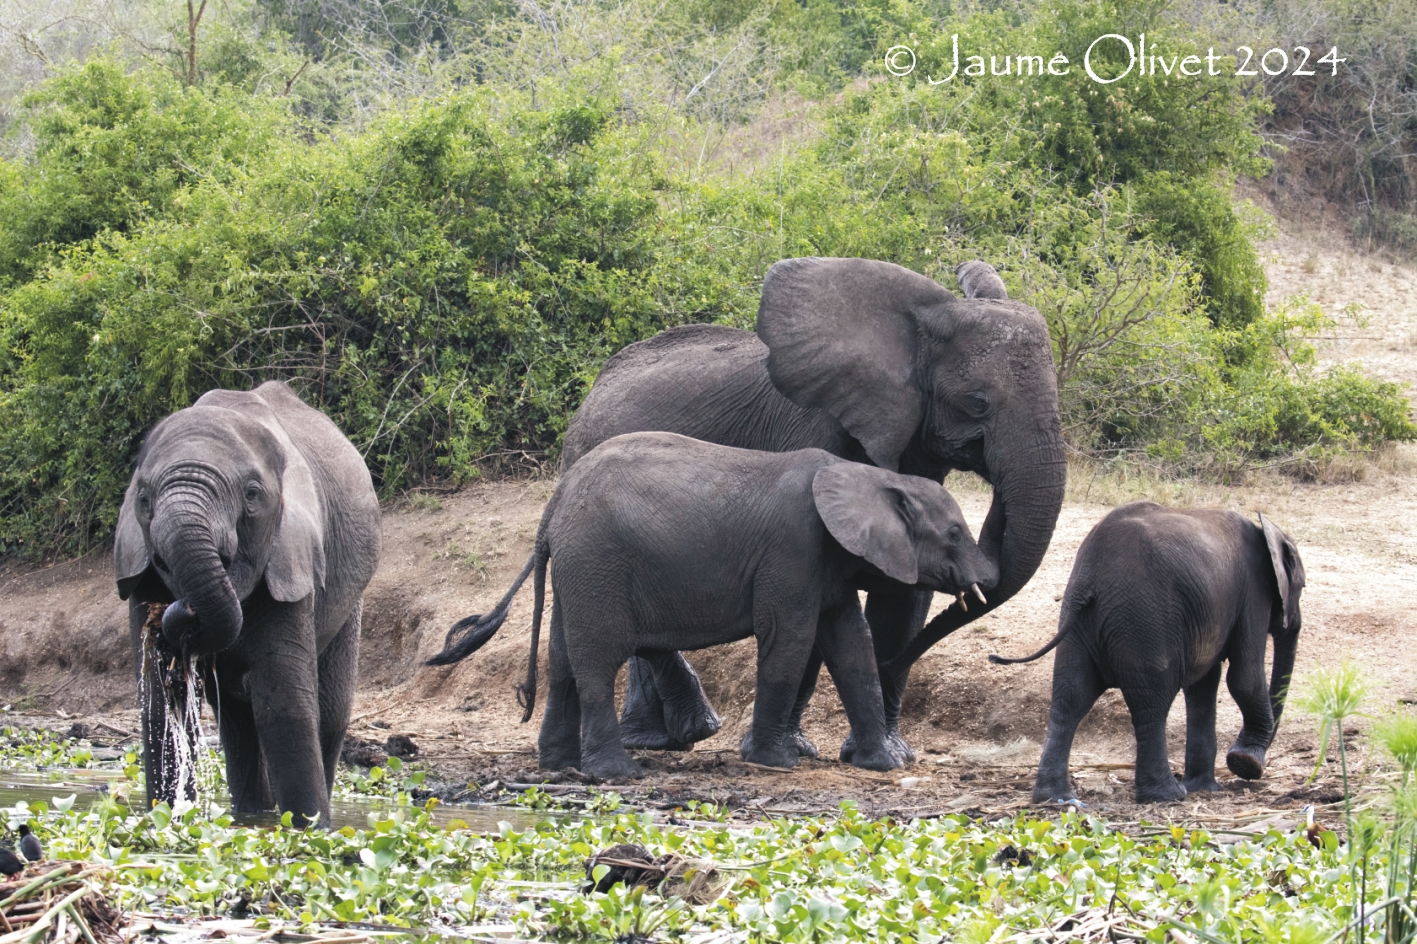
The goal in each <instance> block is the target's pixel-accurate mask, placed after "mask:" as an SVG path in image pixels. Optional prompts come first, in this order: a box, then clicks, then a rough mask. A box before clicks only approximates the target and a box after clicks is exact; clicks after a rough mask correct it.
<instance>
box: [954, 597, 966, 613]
mask: <svg viewBox="0 0 1417 944" xmlns="http://www.w3.org/2000/svg"><path fill="white" fill-rule="evenodd" d="M955 602H956V603H958V604H959V608H960V609H961V610H964V611H965V612H966V613H968V612H969V604H968V603H965V602H964V594H962V593H956V594H955Z"/></svg>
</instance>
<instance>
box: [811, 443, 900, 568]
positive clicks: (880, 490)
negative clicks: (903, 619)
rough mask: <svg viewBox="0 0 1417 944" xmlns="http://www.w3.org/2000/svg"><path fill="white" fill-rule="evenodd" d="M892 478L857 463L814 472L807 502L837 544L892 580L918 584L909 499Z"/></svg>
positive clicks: (888, 474)
mask: <svg viewBox="0 0 1417 944" xmlns="http://www.w3.org/2000/svg"><path fill="white" fill-rule="evenodd" d="M897 478H898V476H897V475H896V473H894V472H887V471H886V470H885V469H878V468H876V467H875V466H871V465H865V464H863V463H860V462H840V463H837V464H835V465H829V466H826V467H825V468H822V469H818V470H817V474H816V476H814V477H813V479H812V500H813V501H814V502H816V505H817V514H819V515H821V516H822V522H823V523H824V524H826V526H827V530H828V531H830V532H831V536H832V537H834V538H836V540H837V543H838V544H840V545H841V546H842V547H844V548H846V550H847V551H848V552H849V553H852V554H855V555H856V556H857V557H860V558H862V559H863V560H865V561H866V562H867V563H870V564H874V565H875V566H876V567H877V568H879V569H880V571H881V573H883V574H885V575H886V576H887V577H889V578H891V579H892V580H899V581H900V582H901V583H908V584H913V583H915V582H916V581H917V580H919V579H920V573H919V570H918V566H917V563H916V557H915V541H914V538H913V537H912V532H911V527H910V515H909V510H908V508H909V502H910V499H909V498H908V497H907V496H906V494H905V492H904V491H903V490H902V489H901V488H900V486H899V483H898V482H896V481H895V480H896V479H897Z"/></svg>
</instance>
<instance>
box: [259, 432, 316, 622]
mask: <svg viewBox="0 0 1417 944" xmlns="http://www.w3.org/2000/svg"><path fill="white" fill-rule="evenodd" d="M282 437H283V438H284V439H285V442H286V444H287V445H288V446H289V447H290V450H289V452H287V453H286V462H285V471H284V472H283V473H282V474H281V490H280V491H281V494H280V497H281V514H280V524H278V525H277V526H276V533H275V537H274V538H272V539H271V556H270V558H269V559H268V560H267V561H266V589H267V590H269V591H270V593H271V596H272V597H274V598H275V599H277V600H280V601H282V602H284V603H294V602H295V601H296V600H303V599H305V598H306V597H307V596H309V595H310V594H311V593H313V592H314V591H315V590H316V589H317V588H318V589H324V586H325V541H324V537H323V532H324V527H323V521H324V517H325V516H324V515H323V514H322V513H321V507H320V496H319V493H318V492H317V491H316V490H315V480H314V477H313V476H312V475H311V474H310V466H309V465H307V464H306V462H305V458H304V457H303V456H302V455H301V454H300V453H299V451H298V450H296V449H295V447H294V446H293V445H290V438H289V437H288V436H285V435H284V430H282Z"/></svg>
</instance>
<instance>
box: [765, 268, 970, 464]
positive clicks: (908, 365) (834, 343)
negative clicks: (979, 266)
mask: <svg viewBox="0 0 1417 944" xmlns="http://www.w3.org/2000/svg"><path fill="white" fill-rule="evenodd" d="M955 300H956V299H955V296H954V295H952V294H950V293H949V292H948V291H947V290H946V289H945V288H944V287H943V286H942V285H940V284H939V283H937V282H935V281H933V280H931V279H927V278H926V277H925V276H923V275H920V274H918V273H916V272H911V271H910V270H909V269H903V268H901V267H900V266H898V265H894V264H892V263H889V262H877V261H874V260H870V259H817V258H810V259H785V260H783V261H782V262H779V263H777V264H775V265H774V266H773V267H772V268H771V269H769V270H768V274H767V276H766V278H764V280H763V298H762V303H761V304H760V306H759V307H758V337H759V338H761V339H762V341H763V343H764V344H766V345H767V348H768V376H769V377H771V378H772V382H773V385H774V386H775V387H777V389H778V390H779V391H781V393H782V394H783V395H784V396H785V397H787V398H788V399H789V400H791V401H792V402H793V403H796V404H797V405H798V406H800V407H804V408H807V409H818V410H823V411H825V412H826V413H828V414H830V415H831V416H833V417H835V419H836V420H837V422H839V423H841V425H842V426H843V427H844V428H845V429H846V431H847V432H848V433H850V434H851V435H852V436H853V437H855V439H856V440H857V441H858V442H859V443H861V445H862V446H863V447H864V448H865V450H866V454H867V455H868V456H870V457H871V461H872V462H874V463H875V464H876V465H878V466H880V467H881V468H883V469H890V470H892V471H895V470H896V469H898V468H899V465H900V456H901V453H903V452H904V451H905V447H906V446H907V445H908V444H909V443H910V439H911V437H912V436H914V435H915V430H916V427H918V426H919V425H920V421H921V419H922V418H923V416H924V411H925V403H924V393H923V391H922V389H921V380H920V378H919V376H918V374H917V369H916V364H917V361H918V354H919V348H920V333H921V331H922V329H928V330H930V331H931V332H932V333H934V334H937V335H939V336H941V337H942V338H944V339H948V338H949V336H950V335H952V334H953V331H954V329H953V324H954V319H953V316H952V314H951V304H952V303H953V302H954V301H955Z"/></svg>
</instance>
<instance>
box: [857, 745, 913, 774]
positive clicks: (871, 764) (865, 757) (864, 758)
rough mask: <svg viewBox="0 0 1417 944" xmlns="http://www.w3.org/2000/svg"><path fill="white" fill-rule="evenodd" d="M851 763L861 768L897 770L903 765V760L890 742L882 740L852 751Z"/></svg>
mask: <svg viewBox="0 0 1417 944" xmlns="http://www.w3.org/2000/svg"><path fill="white" fill-rule="evenodd" d="M851 765H852V766H853V767H860V768H861V769H863V770H897V769H899V768H901V767H904V766H905V761H904V760H903V759H902V758H901V756H900V755H899V754H898V753H896V752H895V751H894V750H893V749H892V748H891V745H890V742H888V741H885V740H882V741H881V743H879V744H877V745H875V746H874V747H870V748H864V747H862V748H857V749H856V750H855V751H853V752H852V755H851Z"/></svg>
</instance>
